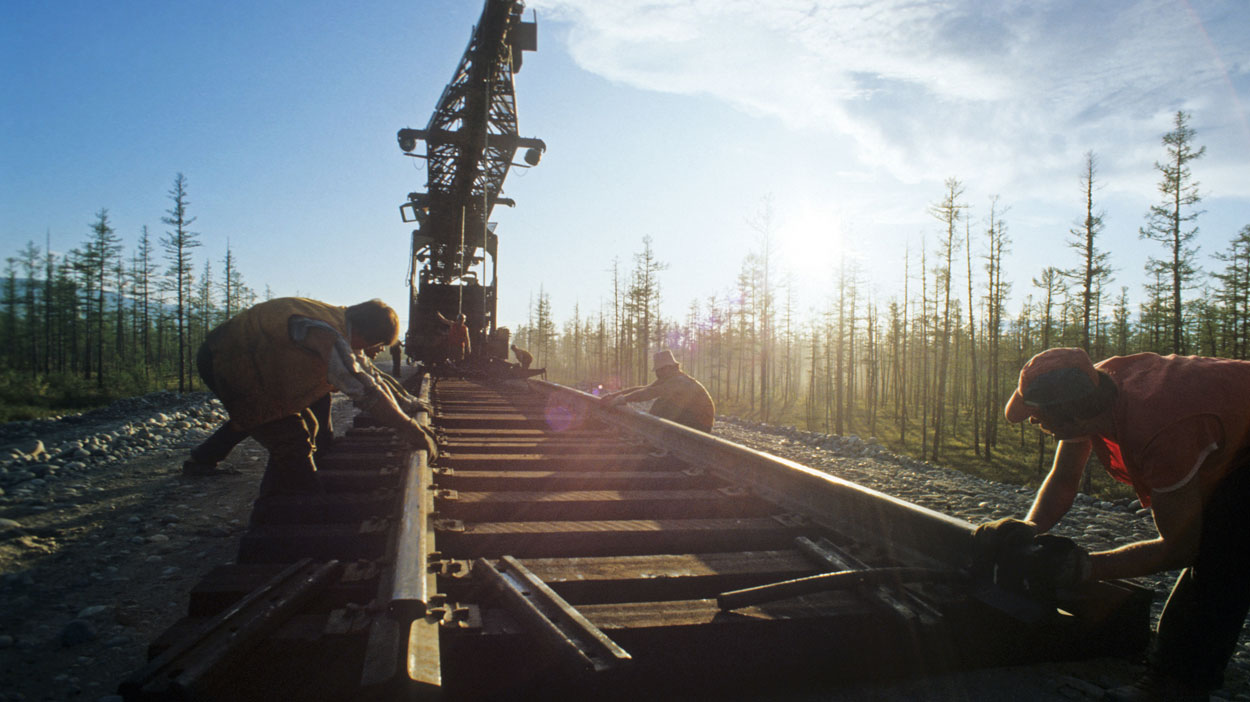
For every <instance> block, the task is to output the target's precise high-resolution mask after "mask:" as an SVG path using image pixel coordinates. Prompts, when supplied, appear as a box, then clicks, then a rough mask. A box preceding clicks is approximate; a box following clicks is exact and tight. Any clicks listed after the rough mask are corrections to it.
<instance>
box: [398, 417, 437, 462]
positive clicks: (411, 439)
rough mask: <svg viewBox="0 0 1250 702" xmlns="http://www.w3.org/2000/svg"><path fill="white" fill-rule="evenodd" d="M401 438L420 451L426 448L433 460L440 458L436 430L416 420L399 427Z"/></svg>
mask: <svg viewBox="0 0 1250 702" xmlns="http://www.w3.org/2000/svg"><path fill="white" fill-rule="evenodd" d="M399 438H400V439H401V440H402V441H404V442H405V443H407V444H408V445H409V446H411V447H413V448H414V449H417V450H418V451H420V450H421V449H425V451H426V452H427V453H429V459H430V460H431V461H433V460H434V459H435V458H438V441H436V440H435V438H434V432H432V431H430V430H429V429H428V428H426V427H425V426H423V425H421V424H418V423H417V422H416V421H415V420H414V421H410V422H408V423H407V424H405V425H403V426H401V427H400V428H399Z"/></svg>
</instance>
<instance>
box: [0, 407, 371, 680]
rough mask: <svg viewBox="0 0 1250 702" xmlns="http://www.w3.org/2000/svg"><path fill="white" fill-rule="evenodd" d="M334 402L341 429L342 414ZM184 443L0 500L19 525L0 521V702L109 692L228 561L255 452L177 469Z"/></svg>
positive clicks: (245, 505) (1, 509) (251, 486)
mask: <svg viewBox="0 0 1250 702" xmlns="http://www.w3.org/2000/svg"><path fill="white" fill-rule="evenodd" d="M339 399H340V398H336V402H335V408H334V415H335V419H336V423H337V426H336V432H338V433H341V431H342V429H343V428H345V426H346V425H347V422H348V421H349V420H350V417H351V415H352V414H354V410H353V409H352V408H351V405H350V404H349V403H347V402H340V401H338V400H339ZM104 428H107V427H106V426H104V425H101V426H73V427H66V428H65V429H64V434H65V435H64V436H52V437H44V440H45V442H47V441H49V440H65V439H66V438H73V435H80V436H82V435H87V434H89V433H90V432H92V431H98V430H101V429H104ZM169 431H172V432H177V431H178V430H177V429H175V428H170V429H169ZM195 444H196V441H195V440H193V439H192V438H190V437H189V436H188V437H182V436H178V437H175V439H174V441H173V442H172V443H170V444H169V447H168V448H166V449H163V450H150V451H146V452H144V453H143V454H142V455H140V456H137V457H134V458H131V459H127V460H123V461H118V462H115V463H112V464H107V465H104V466H100V467H98V468H95V469H93V470H92V471H91V472H90V473H87V474H84V475H81V476H75V477H74V478H73V479H72V480H73V482H74V483H80V484H81V486H80V489H78V490H77V492H78V493H79V495H78V496H76V497H69V498H64V497H61V498H57V499H55V500H52V499H46V500H38V499H35V500H31V499H27V500H18V501H12V500H11V501H8V502H6V503H5V504H0V519H5V520H12V521H14V522H17V523H19V524H20V529H0V603H2V605H0V702H11V701H16V700H23V701H27V700H32V701H33V700H107V701H109V702H112V701H113V700H120V699H121V698H120V697H115V695H116V690H117V686H118V684H119V683H120V682H121V681H122V680H124V679H125V678H126V677H127V675H129V674H130V673H132V672H133V671H135V670H137V669H139V668H140V667H142V666H143V665H144V664H145V663H146V661H147V645H148V643H149V642H150V641H152V640H153V639H154V638H155V637H156V636H158V635H159V634H160V633H161V632H162V631H164V630H165V629H166V628H167V627H169V626H170V625H171V624H173V623H174V622H176V621H177V620H178V619H180V618H181V617H182V616H184V615H185V613H186V611H187V599H188V593H189V592H190V590H191V588H192V587H193V586H194V585H195V584H196V583H197V582H198V581H199V580H200V579H201V578H202V577H203V576H204V574H205V573H207V572H208V571H209V570H211V569H212V568H214V567H216V566H218V565H222V564H227V563H231V562H233V561H234V559H235V555H236V552H237V550H238V545H239V538H240V537H241V536H242V534H243V531H244V530H245V528H246V526H247V522H248V519H249V516H250V513H251V506H252V501H253V500H254V499H255V497H256V489H257V487H258V485H259V483H260V478H261V475H262V474H263V472H264V467H265V460H266V456H267V454H266V452H265V450H264V449H263V448H261V447H260V445H259V444H257V443H256V442H255V441H253V440H251V439H249V440H247V441H245V442H244V443H242V444H240V445H239V446H238V447H236V448H235V450H234V452H233V453H232V454H231V455H230V458H229V459H228V465H229V466H230V467H233V468H234V469H236V470H237V471H238V474H237V475H223V476H216V477H208V478H188V477H184V476H183V475H182V461H183V460H184V459H185V458H186V456H187V453H188V451H189V450H190V449H191V448H192V447H194V446H195Z"/></svg>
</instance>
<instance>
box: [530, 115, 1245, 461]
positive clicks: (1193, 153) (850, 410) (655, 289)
mask: <svg viewBox="0 0 1250 702" xmlns="http://www.w3.org/2000/svg"><path fill="white" fill-rule="evenodd" d="M1194 138H1195V132H1194V130H1193V129H1192V128H1191V127H1190V126H1189V115H1188V114H1186V113H1183V112H1178V113H1177V114H1176V116H1175V122H1174V127H1173V129H1172V130H1171V131H1169V132H1168V133H1167V134H1165V135H1164V137H1163V145H1164V149H1165V153H1166V156H1165V157H1164V158H1163V159H1162V160H1160V161H1158V162H1157V163H1156V164H1155V170H1156V171H1157V174H1158V176H1159V181H1158V201H1157V204H1154V205H1151V206H1150V208H1149V211H1148V212H1147V213H1146V214H1145V217H1144V221H1143V223H1142V224H1141V225H1140V227H1139V236H1140V238H1141V239H1143V240H1147V241H1150V242H1155V243H1157V244H1158V245H1159V249H1158V254H1157V255H1156V256H1151V257H1150V259H1149V261H1148V263H1147V266H1146V267H1147V273H1148V280H1149V283H1148V284H1147V285H1146V286H1145V289H1144V290H1143V297H1142V300H1143V302H1141V303H1140V304H1139V305H1137V306H1136V309H1133V307H1132V306H1131V304H1130V302H1129V291H1128V288H1127V287H1124V286H1121V287H1119V288H1116V287H1114V285H1113V283H1114V273H1115V267H1114V265H1113V260H1112V256H1111V252H1110V251H1107V250H1106V249H1104V248H1103V246H1102V242H1101V238H1100V237H1101V235H1102V233H1103V230H1104V228H1105V226H1106V223H1105V222H1104V221H1103V215H1102V213H1101V212H1100V210H1099V208H1098V204H1097V191H1098V189H1099V185H1100V183H1099V181H1098V161H1097V158H1096V155H1095V154H1094V152H1092V151H1091V152H1089V153H1087V154H1086V155H1085V158H1084V160H1083V163H1082V164H1081V167H1080V176H1079V190H1078V191H1077V192H1076V193H1074V195H1075V196H1079V200H1077V199H1076V197H1074V205H1076V204H1077V203H1079V209H1078V208H1077V207H1076V206H1074V208H1073V212H1074V214H1076V218H1075V224H1074V225H1073V226H1072V228H1071V229H1070V231H1069V233H1068V237H1067V244H1068V246H1069V247H1070V250H1071V259H1070V260H1071V264H1070V266H1068V267H1066V268H1062V269H1061V268H1054V267H1048V268H1045V269H1044V270H1042V271H1040V272H1039V273H1038V275H1037V276H1036V277H1035V278H1033V280H1032V281H1031V286H1030V287H1029V288H1028V289H1027V290H1017V292H1018V293H1022V294H1023V300H1022V302H1021V303H1019V306H1018V308H1016V309H1014V310H1010V309H1008V307H1007V306H1008V300H1009V299H1010V296H1011V293H1012V290H1013V282H1012V281H1010V280H1007V279H1006V278H1005V277H1004V275H1003V265H1004V259H1005V257H1006V256H1007V255H1008V253H1009V252H1010V250H1011V244H1012V242H1011V236H1010V233H1009V227H1008V222H1007V214H1008V208H1007V207H1005V206H1004V205H1003V204H1002V203H1001V202H1000V201H999V198H997V197H994V198H991V199H990V201H989V202H988V203H986V205H985V206H984V208H983V210H981V214H980V215H979V216H976V217H974V216H973V213H972V210H973V208H972V205H971V204H970V203H968V202H967V201H966V200H965V198H964V186H963V184H962V183H961V182H960V181H958V180H956V179H953V178H952V179H949V180H947V181H946V183H945V185H944V187H943V190H942V192H941V194H940V195H939V197H938V198H936V201H935V203H934V204H933V205H932V206H931V207H930V212H929V213H930V214H931V215H932V216H933V217H934V219H935V220H936V221H937V222H938V224H939V227H938V232H939V233H938V236H937V240H936V241H925V242H923V243H922V244H921V245H920V246H919V247H918V249H917V250H912V251H907V252H905V253H904V255H903V257H902V260H901V261H900V264H901V266H900V269H899V273H898V279H897V281H896V282H895V283H894V284H892V285H890V286H889V287H890V288H891V289H892V290H895V291H899V292H895V293H893V294H891V296H890V297H888V298H886V299H880V298H879V297H878V296H876V295H874V294H873V293H872V292H870V290H871V288H870V286H869V285H868V284H867V281H865V280H864V276H863V274H862V272H861V271H860V270H859V269H858V267H857V265H856V263H855V261H854V260H853V259H849V258H845V257H844V258H842V259H841V260H839V261H834V262H831V269H832V271H831V273H832V276H833V282H834V292H833V294H832V296H831V298H830V299H828V300H826V301H824V303H823V304H822V305H821V306H820V307H819V308H809V309H807V310H802V309H800V306H799V302H798V300H797V297H798V294H797V293H798V291H796V290H795V286H794V284H793V282H792V281H790V280H789V279H788V278H787V276H786V275H784V273H779V271H778V270H777V269H776V262H775V256H774V251H773V246H774V243H773V237H772V229H773V226H774V213H773V211H772V204H771V202H770V201H767V200H766V201H765V203H764V205H763V207H762V208H761V211H760V213H759V214H758V215H757V216H756V217H755V218H754V219H753V220H752V221H751V222H750V224H751V225H752V227H753V228H754V229H755V230H756V231H757V232H758V233H759V235H760V236H759V245H758V246H757V248H756V249H755V250H754V251H751V252H750V253H748V254H747V255H746V258H745V260H744V261H743V262H742V267H741V269H740V270H739V272H738V275H737V278H736V281H735V284H734V286H733V287H732V288H731V289H730V290H728V291H726V292H724V293H720V294H716V295H712V296H709V297H708V298H706V299H701V300H693V301H692V302H691V303H690V306H689V310H688V312H687V313H686V314H685V316H684V318H682V319H668V318H665V317H663V316H662V315H660V314H659V312H658V309H659V302H660V299H661V288H660V275H659V274H660V273H661V272H662V271H663V270H664V269H665V268H666V264H664V263H662V262H660V261H659V260H657V258H656V256H655V252H654V251H653V249H652V246H651V239H650V238H649V237H645V238H644V239H643V241H642V250H641V251H640V252H639V253H637V254H635V256H634V260H633V265H632V267H630V268H629V269H628V270H624V269H623V268H622V266H621V264H620V262H619V261H614V262H613V265H612V268H611V270H610V274H611V280H610V285H611V289H610V293H608V294H607V295H605V297H604V299H603V303H602V304H601V306H600V308H599V309H598V310H595V311H593V312H589V313H587V312H584V311H583V310H582V308H581V307H580V306H578V307H576V308H575V311H574V314H573V318H572V319H570V320H568V321H566V322H565V323H564V324H562V325H560V324H558V323H557V322H556V321H555V320H553V319H551V311H550V310H551V301H550V299H549V298H548V296H547V295H546V294H545V293H543V292H541V291H540V293H539V297H538V300H537V301H536V302H535V303H534V304H532V305H531V309H532V312H531V316H530V319H529V321H528V323H527V324H525V325H522V327H521V328H520V329H518V330H517V333H516V335H515V338H517V339H518V342H517V343H519V344H521V345H522V346H525V347H527V348H529V349H530V350H531V351H532V352H534V355H535V357H536V359H537V360H536V363H537V364H538V365H539V366H543V365H545V366H546V367H547V368H548V371H549V373H550V374H551V376H552V377H553V379H555V380H557V381H561V382H568V383H576V384H582V385H593V384H597V383H605V384H608V385H633V384H638V383H644V382H647V381H648V380H649V378H648V370H647V363H648V358H649V353H650V352H652V351H654V350H656V349H658V348H661V347H668V348H671V349H673V350H674V352H675V353H677V355H678V356H679V358H680V359H681V360H682V362H683V364H684V366H685V367H686V370H687V371H688V372H690V373H691V374H692V375H694V376H695V377H696V378H699V379H700V380H701V381H702V382H703V383H704V385H706V386H707V387H708V389H709V391H710V392H711V393H712V395H713V397H714V398H715V399H716V401H717V403H718V405H719V406H720V407H721V408H722V409H723V410H726V411H729V412H733V413H738V414H742V415H745V416H749V417H753V418H757V419H760V420H762V421H774V422H785V423H788V424H796V425H798V426H800V427H803V428H808V429H811V430H819V431H825V432H831V433H838V434H843V433H859V434H863V435H871V436H876V437H880V438H882V439H883V440H890V441H892V442H897V443H898V444H903V445H909V446H912V447H913V448H914V451H915V452H916V453H917V454H918V455H920V456H922V457H924V458H927V459H939V458H943V457H944V455H945V454H946V453H947V452H948V451H949V450H950V447H951V445H952V441H957V442H958V444H959V445H960V447H961V449H962V450H964V451H968V450H971V452H972V453H973V454H974V455H975V456H977V457H980V458H981V459H983V460H985V461H991V460H993V459H994V458H995V456H996V452H998V451H1000V449H1001V447H1003V446H1004V444H1003V442H1005V441H1011V442H1013V443H1014V444H1015V445H1014V446H1013V447H1012V448H1013V449H1014V450H1016V451H1017V453H1018V452H1019V449H1020V448H1021V447H1024V446H1025V445H1026V443H1028V444H1029V445H1030V446H1031V444H1032V442H1037V447H1038V449H1039V451H1038V456H1039V465H1038V468H1039V470H1040V469H1041V467H1042V466H1041V463H1040V460H1041V457H1042V455H1043V454H1044V453H1045V452H1046V446H1045V442H1044V440H1043V439H1042V438H1041V435H1040V433H1035V432H1032V431H1026V430H1025V429H1024V428H1023V427H1021V428H1019V429H1018V430H1015V431H1013V432H1011V433H1008V432H1006V431H1005V428H1004V427H1003V426H1002V425H1003V420H1002V408H1003V406H1004V403H1005V402H1006V399H1007V397H1008V396H1009V394H1010V393H1011V391H1012V390H1013V389H1014V387H1015V383H1016V378H1017V374H1018V372H1019V369H1020V367H1021V366H1022V365H1023V364H1024V362H1025V361H1026V360H1028V358H1030V357H1031V356H1032V355H1033V354H1035V353H1037V352H1039V351H1041V350H1043V349H1046V348H1049V347H1052V346H1080V347H1083V348H1085V349H1086V350H1087V351H1088V352H1089V353H1090V356H1091V357H1093V358H1094V359H1095V360H1098V359H1101V358H1105V357H1107V356H1111V355H1122V354H1128V353H1136V352H1140V351H1155V352H1159V353H1164V354H1167V353H1179V354H1204V355H1213V356H1225V357H1231V358H1247V357H1248V354H1250V328H1248V326H1250V224H1248V225H1247V226H1245V227H1243V228H1242V229H1241V230H1240V232H1238V233H1237V234H1236V236H1235V237H1233V239H1232V241H1231V243H1230V244H1229V245H1228V248H1227V250H1225V251H1222V252H1218V253H1217V254H1216V255H1215V259H1216V260H1217V261H1219V262H1220V264H1222V266H1223V268H1222V269H1220V270H1216V271H1211V272H1209V273H1204V272H1203V271H1201V270H1200V268H1199V265H1198V262H1197V258H1196V256H1197V251H1198V247H1197V242H1196V237H1197V234H1198V225H1197V220H1198V217H1199V215H1200V214H1201V211H1200V210H1198V209H1196V206H1197V205H1198V203H1199V202H1200V201H1201V196H1200V192H1199V184H1198V182H1197V181H1196V180H1195V179H1194V177H1193V174H1192V172H1191V166H1192V164H1193V162H1194V161H1196V160H1198V159H1199V158H1201V157H1202V156H1203V154H1204V153H1205V148H1204V147H1198V146H1197V145H1196V144H1195V142H1194ZM961 278H962V280H960V279H961ZM960 283H962V284H960ZM1016 283H1017V284H1019V281H1017V282H1016ZM1034 437H1036V438H1034Z"/></svg>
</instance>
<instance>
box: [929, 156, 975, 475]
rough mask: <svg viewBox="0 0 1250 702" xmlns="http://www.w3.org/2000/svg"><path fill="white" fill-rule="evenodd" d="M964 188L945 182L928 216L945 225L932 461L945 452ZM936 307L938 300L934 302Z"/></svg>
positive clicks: (940, 267) (953, 181)
mask: <svg viewBox="0 0 1250 702" xmlns="http://www.w3.org/2000/svg"><path fill="white" fill-rule="evenodd" d="M963 192H964V189H963V186H962V185H961V184H960V182H959V181H958V180H956V179H955V178H947V179H946V195H945V196H944V197H943V198H942V201H941V202H939V203H937V204H936V205H933V206H931V207H930V208H929V214H931V215H932V216H933V217H934V218H935V219H937V220H938V221H939V222H941V223H942V227H943V234H942V237H941V239H940V240H939V243H938V255H939V256H940V257H941V258H940V260H939V262H938V266H937V269H936V273H937V278H936V280H935V281H934V282H935V284H936V285H937V286H938V287H940V288H941V292H942V328H941V336H940V337H939V338H938V345H939V354H938V366H937V369H936V376H937V390H936V393H935V397H934V403H933V448H932V452H931V453H930V454H929V458H930V460H935V461H936V460H938V457H939V455H940V454H941V452H942V438H943V437H942V429H943V424H942V414H943V412H945V410H946V383H947V369H948V367H949V365H950V347H951V278H952V275H951V274H952V272H953V271H954V256H955V252H956V251H957V250H958V249H959V244H960V242H959V238H958V232H959V220H960V219H961V218H962V217H963V210H964V209H965V208H966V207H967V205H963V204H961V203H960V202H959V198H960V197H961V196H962V195H963ZM934 302H935V304H936V302H937V301H936V299H935V300H934Z"/></svg>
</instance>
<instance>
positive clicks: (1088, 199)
mask: <svg viewBox="0 0 1250 702" xmlns="http://www.w3.org/2000/svg"><path fill="white" fill-rule="evenodd" d="M1097 173H1098V164H1097V159H1096V158H1095V157H1094V152H1093V151H1088V152H1086V153H1085V163H1084V165H1083V167H1082V168H1081V195H1082V196H1083V197H1084V199H1085V217H1084V218H1083V219H1082V220H1081V223H1080V225H1079V226H1078V227H1075V228H1073V229H1071V230H1069V233H1070V234H1071V238H1070V239H1068V246H1069V247H1071V248H1072V249H1074V250H1075V251H1076V252H1077V254H1078V256H1079V257H1080V260H1079V262H1078V264H1077V265H1076V266H1075V267H1073V268H1071V269H1069V270H1067V271H1066V272H1065V276H1066V277H1068V278H1070V279H1072V280H1075V281H1077V284H1078V285H1079V286H1080V291H1081V298H1080V299H1081V348H1083V349H1085V351H1086V352H1089V353H1092V352H1093V347H1092V345H1091V340H1090V325H1091V324H1092V323H1097V319H1098V318H1097V316H1096V315H1094V314H1093V313H1094V310H1095V309H1096V308H1097V307H1098V303H1099V300H1098V299H1096V297H1095V293H1096V292H1097V291H1098V290H1100V289H1101V286H1102V285H1104V284H1106V283H1107V282H1108V281H1110V279H1111V266H1110V265H1109V264H1108V263H1107V261H1108V259H1109V257H1110V254H1109V253H1108V252H1106V251H1102V250H1101V249H1099V248H1098V235H1099V234H1101V233H1102V229H1103V221H1102V213H1101V212H1099V211H1097V210H1096V209H1095V207H1094V191H1095V190H1096V189H1097V188H1096V186H1095V178H1096V176H1097ZM1091 317H1092V319H1091Z"/></svg>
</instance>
